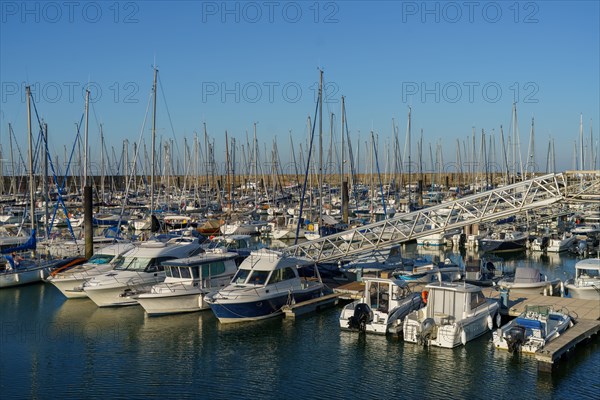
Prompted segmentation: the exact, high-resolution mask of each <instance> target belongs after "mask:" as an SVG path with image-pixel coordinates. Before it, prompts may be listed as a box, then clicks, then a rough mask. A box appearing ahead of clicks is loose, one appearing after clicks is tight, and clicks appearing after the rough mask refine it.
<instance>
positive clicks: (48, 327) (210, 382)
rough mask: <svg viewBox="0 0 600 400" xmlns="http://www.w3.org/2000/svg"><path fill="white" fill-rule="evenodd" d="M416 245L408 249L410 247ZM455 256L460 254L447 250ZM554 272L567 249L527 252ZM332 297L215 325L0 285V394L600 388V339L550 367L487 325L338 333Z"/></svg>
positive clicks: (576, 394) (567, 260)
mask: <svg viewBox="0 0 600 400" xmlns="http://www.w3.org/2000/svg"><path fill="white" fill-rule="evenodd" d="M413 250H414V248H409V249H407V253H410V252H412V251H413ZM450 256H451V257H452V258H457V257H458V258H460V255H457V254H450ZM509 262H511V263H514V264H515V265H524V264H531V265H537V266H539V267H540V268H541V269H543V270H544V271H545V272H546V273H547V274H548V275H550V276H551V277H554V276H560V277H563V276H564V275H568V274H572V273H573V271H574V268H573V265H574V263H575V259H573V258H572V257H570V256H568V255H561V256H560V257H559V256H551V257H550V258H549V259H548V258H545V259H542V260H540V256H539V255H538V256H531V257H527V256H525V255H524V254H523V255H521V256H514V257H512V259H510V261H509ZM338 314H339V309H338V308H331V309H329V310H326V311H324V312H321V313H319V314H316V315H311V316H308V317H304V318H302V319H298V320H296V321H289V320H284V319H273V320H270V321H264V322H258V323H250V324H241V325H233V326H231V325H226V326H224V325H220V324H219V323H218V321H217V320H216V318H215V317H214V316H213V315H212V313H211V312H210V311H208V312H201V313H194V314H187V315H175V316H167V317H158V318H147V317H145V316H144V312H143V310H142V309H141V308H140V307H137V306H135V307H127V308H113V309H99V308H97V307H96V306H95V304H94V303H92V302H91V301H90V300H87V299H85V300H69V301H67V300H65V299H64V298H63V297H62V295H61V294H60V292H58V290H56V289H55V288H54V287H53V286H51V285H49V284H36V285H31V286H27V287H22V288H15V289H8V290H2V291H0V394H1V397H2V398H3V399H12V398H84V397H85V398H108V397H120V398H148V397H158V396H160V397H167V398H207V399H212V398H226V399H246V398H248V399H250V398H251V399H283V398H289V399H349V398H360V399H392V398H408V397H414V398H417V397H418V398H469V399H477V398H481V399H488V398H511V399H512V398H526V399H531V398H540V399H542V398H543V399H548V398H557V399H565V398H578V399H579V398H588V399H598V398H600V372H599V371H600V340H598V339H596V340H595V341H593V342H592V343H589V344H588V345H587V346H586V347H585V348H580V349H579V350H577V352H576V354H575V356H574V357H573V358H571V359H570V360H568V361H566V362H564V363H563V364H562V366H561V368H560V369H559V370H558V371H557V372H556V373H554V374H552V375H550V374H543V373H538V372H537V365H536V362H535V359H534V358H533V357H530V356H512V355H509V354H508V353H506V352H497V351H495V350H494V349H493V347H492V345H491V334H489V333H488V334H487V335H485V336H483V337H480V338H478V339H477V340H475V341H472V342H469V343H467V345H466V346H463V347H459V348H457V349H453V350H448V349H439V348H422V347H420V346H416V345H414V344H408V343H407V344H404V343H403V342H401V341H398V340H397V339H394V338H391V337H379V336H372V335H368V336H361V335H359V334H357V333H351V332H342V331H340V329H339V327H338Z"/></svg>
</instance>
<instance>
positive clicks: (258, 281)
mask: <svg viewBox="0 0 600 400" xmlns="http://www.w3.org/2000/svg"><path fill="white" fill-rule="evenodd" d="M268 277H269V271H252V273H251V274H250V278H249V279H248V283H251V284H253V285H264V284H265V282H266V281H267V278H268Z"/></svg>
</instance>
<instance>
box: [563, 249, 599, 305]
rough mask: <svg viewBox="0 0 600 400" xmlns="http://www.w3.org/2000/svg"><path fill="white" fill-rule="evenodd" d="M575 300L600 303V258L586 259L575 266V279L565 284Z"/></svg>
mask: <svg viewBox="0 0 600 400" xmlns="http://www.w3.org/2000/svg"><path fill="white" fill-rule="evenodd" d="M565 289H566V290H567V293H568V294H569V296H571V297H573V298H574V299H587V300H596V301H600V258H586V259H585V260H580V261H577V263H576V264H575V278H574V279H569V280H568V281H567V282H565Z"/></svg>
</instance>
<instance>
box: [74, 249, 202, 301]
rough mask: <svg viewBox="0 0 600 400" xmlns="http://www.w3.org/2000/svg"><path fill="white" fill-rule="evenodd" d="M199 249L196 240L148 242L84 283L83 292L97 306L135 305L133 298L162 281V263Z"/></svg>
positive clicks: (163, 275) (192, 253) (189, 255)
mask: <svg viewBox="0 0 600 400" xmlns="http://www.w3.org/2000/svg"><path fill="white" fill-rule="evenodd" d="M201 251H202V249H201V248H200V244H199V242H198V239H196V238H192V237H179V238H174V239H170V240H169V241H168V242H166V243H165V242H159V241H156V240H148V241H146V242H142V243H140V244H138V245H136V246H135V247H134V248H133V249H131V250H129V251H128V252H127V253H125V254H124V255H122V256H121V257H119V259H118V260H117V261H116V262H115V267H114V269H113V270H112V271H110V272H109V273H107V274H103V275H97V276H95V277H93V278H92V279H90V280H88V281H86V282H85V284H84V285H83V290H84V291H85V293H86V294H87V296H88V297H89V298H90V299H91V300H92V301H93V302H94V303H96V305H97V306H98V307H112V306H125V305H135V304H138V303H137V300H136V299H135V298H134V297H133V296H134V295H136V294H140V292H144V291H148V290H150V288H151V287H152V286H153V285H155V284H157V283H160V282H162V281H164V280H165V272H164V267H163V266H162V265H161V262H163V261H168V260H172V259H176V258H185V257H191V256H193V255H196V254H198V253H200V252H201Z"/></svg>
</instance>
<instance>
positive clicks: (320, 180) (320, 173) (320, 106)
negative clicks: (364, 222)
mask: <svg viewBox="0 0 600 400" xmlns="http://www.w3.org/2000/svg"><path fill="white" fill-rule="evenodd" d="M318 182H319V216H318V217H317V218H318V219H317V221H318V222H319V227H320V226H321V216H322V215H323V70H320V71H319V178H318Z"/></svg>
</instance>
